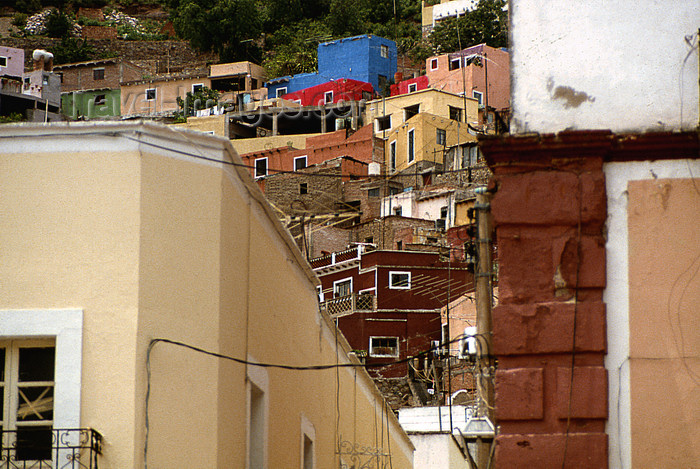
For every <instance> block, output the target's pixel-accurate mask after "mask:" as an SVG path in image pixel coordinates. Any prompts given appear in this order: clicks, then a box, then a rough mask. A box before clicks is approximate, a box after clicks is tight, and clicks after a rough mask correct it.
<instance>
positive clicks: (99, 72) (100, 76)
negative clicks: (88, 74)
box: [92, 68, 105, 80]
mask: <svg viewBox="0 0 700 469" xmlns="http://www.w3.org/2000/svg"><path fill="white" fill-rule="evenodd" d="M92 79H93V80H104V79H105V69H104V68H93V69H92Z"/></svg>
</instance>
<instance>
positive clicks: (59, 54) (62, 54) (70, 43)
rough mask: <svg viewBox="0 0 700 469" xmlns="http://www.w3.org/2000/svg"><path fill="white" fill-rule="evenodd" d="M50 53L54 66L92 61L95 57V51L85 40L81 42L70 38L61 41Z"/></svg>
mask: <svg viewBox="0 0 700 469" xmlns="http://www.w3.org/2000/svg"><path fill="white" fill-rule="evenodd" d="M52 52H53V54H54V63H55V64H56V65H60V64H67V63H73V62H83V61H85V60H90V59H92V58H93V57H94V55H95V49H93V48H92V46H91V45H90V44H88V43H87V41H86V40H85V39H83V40H82V41H81V40H80V39H75V38H72V37H65V38H63V39H61V42H60V43H59V44H58V45H56V46H54V48H53V49H52Z"/></svg>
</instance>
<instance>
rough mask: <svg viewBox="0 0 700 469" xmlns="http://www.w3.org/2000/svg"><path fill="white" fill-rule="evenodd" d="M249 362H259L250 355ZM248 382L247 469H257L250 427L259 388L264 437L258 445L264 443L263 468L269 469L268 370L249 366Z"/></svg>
mask: <svg viewBox="0 0 700 469" xmlns="http://www.w3.org/2000/svg"><path fill="white" fill-rule="evenodd" d="M248 361H249V362H257V360H255V358H254V357H253V356H252V355H250V354H249V355H248ZM247 378H248V379H247V382H246V468H247V469H257V467H251V465H250V458H251V450H252V448H251V444H252V441H251V434H250V426H251V420H252V412H251V411H252V408H251V405H252V402H253V387H255V388H257V390H258V391H260V392H261V393H262V406H263V431H262V433H263V435H262V441H261V442H260V441H256V443H262V445H263V447H262V459H263V464H262V467H263V468H266V467H267V462H268V447H269V445H268V436H269V431H270V430H269V429H270V425H269V421H270V393H269V379H268V375H267V370H266V369H265V368H261V367H259V366H249V367H248V371H247Z"/></svg>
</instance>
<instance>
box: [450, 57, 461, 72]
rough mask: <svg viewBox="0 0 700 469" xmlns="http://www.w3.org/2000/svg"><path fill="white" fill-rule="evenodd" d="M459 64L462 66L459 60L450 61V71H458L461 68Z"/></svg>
mask: <svg viewBox="0 0 700 469" xmlns="http://www.w3.org/2000/svg"><path fill="white" fill-rule="evenodd" d="M459 64H460V59H459V58H456V59H452V60H450V70H457V69H458V68H459Z"/></svg>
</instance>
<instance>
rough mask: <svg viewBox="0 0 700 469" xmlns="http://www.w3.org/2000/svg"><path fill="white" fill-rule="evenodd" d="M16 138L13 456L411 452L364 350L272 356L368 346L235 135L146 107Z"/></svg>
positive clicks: (9, 204) (292, 457) (149, 459)
mask: <svg viewBox="0 0 700 469" xmlns="http://www.w3.org/2000/svg"><path fill="white" fill-rule="evenodd" d="M0 139H1V140H2V142H3V143H2V145H0V168H2V170H1V171H0V187H2V191H1V192H0V213H2V214H3V215H2V218H3V221H2V224H1V225H0V246H2V248H0V278H1V279H2V284H1V286H0V357H1V358H2V360H3V366H4V367H5V368H4V369H5V370H6V372H5V376H4V380H3V382H2V393H3V402H4V411H3V413H2V419H3V420H2V422H1V423H2V431H3V435H2V437H3V449H2V451H3V457H12V458H15V460H18V459H19V460H20V461H19V462H23V461H24V460H32V461H36V460H48V461H51V460H52V459H53V466H52V467H75V468H77V467H79V466H78V465H77V463H76V462H75V461H72V462H71V460H70V458H69V456H70V447H80V448H82V449H77V450H76V451H78V452H79V453H80V454H81V458H80V461H81V462H82V463H83V464H85V465H86V466H87V464H88V462H92V461H93V460H94V461H97V462H99V467H100V468H103V469H110V468H118V469H122V468H142V467H151V468H171V467H196V468H216V467H219V468H271V469H275V468H304V469H306V468H321V469H322V468H331V467H339V466H341V464H345V465H346V466H342V467H349V465H350V464H351V463H355V464H356V463H357V461H362V462H365V461H372V462H371V464H369V465H368V466H366V467H377V466H380V467H390V466H391V467H394V468H397V469H399V468H410V467H412V458H413V446H412V445H411V443H410V441H409V440H408V438H407V437H406V434H405V433H404V432H403V431H402V430H401V427H400V426H399V424H398V422H397V420H396V418H395V417H394V414H393V413H392V412H391V411H387V409H388V407H387V406H386V403H385V402H384V401H383V399H382V397H381V394H380V393H379V391H378V390H377V389H376V387H375V386H374V384H373V382H372V380H371V379H370V377H369V376H368V374H367V373H366V372H365V370H364V368H362V367H357V366H352V367H343V368H338V367H335V366H333V367H331V368H330V369H322V370H308V369H305V370H298V369H282V368H279V367H276V366H269V367H262V366H259V365H257V364H259V363H266V364H272V365H280V364H283V365H290V366H293V367H308V366H310V365H318V364H324V365H325V364H329V365H335V364H341V365H354V364H358V361H357V359H356V358H355V357H354V355H352V354H351V353H350V348H349V345H348V344H347V342H346V341H345V339H344V338H343V336H342V335H341V334H340V333H338V331H337V329H335V328H334V327H333V324H332V322H330V321H329V319H328V317H327V316H325V315H324V314H322V313H321V312H319V308H318V300H317V296H316V288H315V286H316V284H317V283H318V281H317V279H316V277H315V276H314V274H313V272H312V271H311V269H310V267H309V266H308V264H307V263H306V261H305V260H304V259H303V258H302V257H301V255H300V253H299V251H298V250H297V248H296V246H295V245H294V242H293V241H292V239H291V237H290V235H289V234H288V232H287V231H286V230H285V229H284V228H283V227H282V226H281V225H280V223H278V222H277V220H276V217H275V215H274V213H273V212H272V210H271V208H270V207H269V205H268V204H267V203H266V202H265V199H264V197H263V195H262V193H261V192H260V191H259V190H258V188H257V186H256V185H255V184H254V183H253V181H252V179H251V178H250V176H249V173H248V171H247V170H246V169H245V168H242V167H240V166H237V165H240V164H241V160H240V158H239V157H238V155H237V154H236V153H235V151H234V150H233V148H232V147H231V145H230V142H229V141H228V140H227V139H225V138H219V137H214V136H209V135H204V134H202V133H199V132H187V131H180V130H175V129H174V128H172V127H163V126H159V125H155V124H148V123H100V124H82V123H81V124H71V125H49V126H26V125H20V126H2V127H0ZM155 339H167V340H166V341H155V342H154V340H155ZM204 351H209V352H214V353H216V354H220V355H219V356H212V355H211V354H207V353H204ZM226 357H228V358H229V359H227V358H226ZM230 358H232V359H230ZM234 359H235V360H234ZM67 428H82V429H86V430H85V431H84V432H83V433H80V432H73V433H70V435H68V433H66V436H65V438H64V437H63V433H65V432H63V430H62V429H67ZM87 429H92V430H94V431H96V432H99V434H98V433H94V434H90V432H91V431H92V430H87ZM51 432H54V434H55V435H56V434H58V436H60V438H56V437H55V436H54V438H53V441H54V442H57V443H56V444H52V443H51V442H52V437H51ZM81 436H85V438H82V439H81ZM81 443H82V445H81ZM32 445H33V446H32ZM42 467H43V466H42ZM80 467H85V466H80ZM91 467H96V466H95V465H94V464H93V465H92V466H91Z"/></svg>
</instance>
